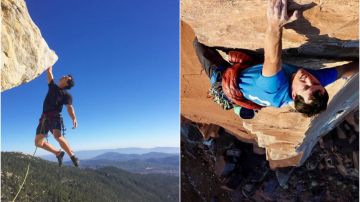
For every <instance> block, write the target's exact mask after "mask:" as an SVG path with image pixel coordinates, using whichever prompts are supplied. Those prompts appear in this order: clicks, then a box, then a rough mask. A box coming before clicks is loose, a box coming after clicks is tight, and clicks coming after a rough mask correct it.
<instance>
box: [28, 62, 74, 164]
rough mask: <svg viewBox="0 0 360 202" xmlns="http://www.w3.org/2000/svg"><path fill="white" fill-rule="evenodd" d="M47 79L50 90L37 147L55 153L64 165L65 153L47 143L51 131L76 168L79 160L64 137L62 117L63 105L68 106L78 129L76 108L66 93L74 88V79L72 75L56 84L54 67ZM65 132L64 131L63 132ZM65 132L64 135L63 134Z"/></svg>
mask: <svg viewBox="0 0 360 202" xmlns="http://www.w3.org/2000/svg"><path fill="white" fill-rule="evenodd" d="M47 79H48V86H49V90H48V93H47V95H46V97H45V100H44V104H43V112H42V115H41V118H40V120H39V125H38V127H37V129H36V138H35V145H36V146H37V147H40V148H42V149H45V150H47V151H49V152H51V153H53V154H54V155H55V156H56V158H57V159H58V163H59V166H61V165H62V161H63V157H64V154H65V152H64V151H61V150H57V149H56V148H55V147H54V146H52V145H51V144H50V143H49V142H46V141H45V138H46V137H47V134H48V132H49V131H51V133H52V134H53V135H54V137H55V139H56V140H57V141H58V142H59V144H60V146H61V148H62V149H64V150H65V151H66V153H67V154H68V155H69V156H70V158H71V160H72V162H73V164H74V166H75V167H78V166H79V160H78V158H76V157H75V155H74V152H73V151H72V149H71V148H70V146H69V144H68V142H67V141H66V139H65V137H64V131H65V128H64V124H63V118H62V116H61V111H62V107H63V105H66V108H67V111H68V113H69V116H70V117H71V119H72V122H73V128H76V127H77V121H76V116H75V111H74V107H73V105H72V97H71V95H70V94H69V93H68V92H67V91H66V90H67V89H70V88H71V87H73V86H74V79H73V77H72V76H71V75H67V76H63V77H62V78H61V79H60V80H59V83H58V84H55V83H54V76H53V73H52V67H49V68H48V69H47ZM61 130H63V131H61ZM61 132H63V133H61Z"/></svg>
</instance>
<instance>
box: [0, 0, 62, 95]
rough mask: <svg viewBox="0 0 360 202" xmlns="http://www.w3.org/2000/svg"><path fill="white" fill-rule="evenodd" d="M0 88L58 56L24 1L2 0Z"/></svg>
mask: <svg viewBox="0 0 360 202" xmlns="http://www.w3.org/2000/svg"><path fill="white" fill-rule="evenodd" d="M1 17H2V24H1V51H2V55H1V91H4V90H7V89H10V88H13V87H15V86H18V85H20V84H22V83H26V82H29V81H31V80H33V79H34V78H35V77H37V76H38V75H40V74H41V73H42V72H43V71H44V70H45V69H46V68H47V67H49V66H52V65H53V64H54V63H55V62H56V61H57V59H58V57H57V55H56V54H55V52H54V51H53V50H51V49H50V48H49V47H48V45H47V43H46V42H45V40H44V39H43V37H42V36H41V33H40V30H39V28H38V27H37V26H36V25H35V24H34V22H33V21H32V19H31V17H30V15H29V13H28V10H27V7H26V4H25V1H23V0H2V1H1Z"/></svg>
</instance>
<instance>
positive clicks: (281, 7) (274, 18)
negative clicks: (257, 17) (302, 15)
mask: <svg viewBox="0 0 360 202" xmlns="http://www.w3.org/2000/svg"><path fill="white" fill-rule="evenodd" d="M297 18H298V12H297V11H295V12H294V13H293V15H292V16H291V17H289V16H288V14H287V0H268V8H267V23H268V25H267V28H266V33H265V46H264V52H265V60H264V66H263V70H262V75H263V76H268V77H269V76H273V75H275V74H276V73H277V72H279V71H280V70H281V65H282V63H281V49H282V44H281V37H282V27H283V26H284V25H285V24H287V23H289V22H292V21H294V20H296V19H297Z"/></svg>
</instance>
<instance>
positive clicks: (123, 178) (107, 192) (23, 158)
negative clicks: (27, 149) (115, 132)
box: [1, 152, 179, 202]
mask: <svg viewBox="0 0 360 202" xmlns="http://www.w3.org/2000/svg"><path fill="white" fill-rule="evenodd" d="M153 156H156V157H159V156H162V157H163V158H165V159H166V158H171V157H172V156H167V157H166V156H165V154H158V153H150V154H147V155H142V157H143V160H145V161H147V160H149V161H153V160H151V159H154V158H148V157H153ZM111 158H116V159H117V157H116V154H114V153H109V154H108V155H107V154H104V155H102V156H99V158H95V160H96V159H97V160H106V161H107V160H109V159H111ZM126 158H128V159H129V158H130V157H126ZM123 159H125V158H123ZM128 159H126V161H128ZM137 159H138V158H135V160H137ZM155 159H157V160H154V161H162V160H159V159H162V158H155ZM130 161H132V160H130ZM29 162H30V172H29V176H28V179H27V181H26V183H25V186H24V188H23V190H22V191H21V193H20V195H19V197H18V199H17V201H94V202H97V201H99V202H100V201H101V202H107V201H178V200H179V178H178V177H175V176H169V175H158V174H157V175H154V174H148V175H141V174H135V173H130V172H127V171H124V170H122V169H118V168H115V167H101V168H98V169H77V168H74V167H69V166H65V167H61V168H59V167H58V165H57V163H53V162H49V161H45V160H42V159H40V158H37V157H32V156H30V155H25V154H22V153H14V152H2V153H1V166H2V170H1V200H2V201H10V200H12V199H13V197H14V196H15V194H16V192H17V190H18V188H19V186H20V184H21V182H22V181H23V179H24V175H25V171H26V167H27V165H28V163H29Z"/></svg>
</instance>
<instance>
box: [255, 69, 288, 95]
mask: <svg viewBox="0 0 360 202" xmlns="http://www.w3.org/2000/svg"><path fill="white" fill-rule="evenodd" d="M287 82H288V78H287V77H286V75H285V72H284V71H283V70H280V71H279V72H278V73H276V74H275V75H274V76H270V77H267V76H263V75H262V74H261V75H260V76H259V78H258V79H257V80H256V85H257V86H258V87H260V88H261V89H263V90H264V91H265V92H267V93H275V92H277V91H278V90H279V89H280V88H281V87H282V86H283V85H284V84H286V83H287Z"/></svg>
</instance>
